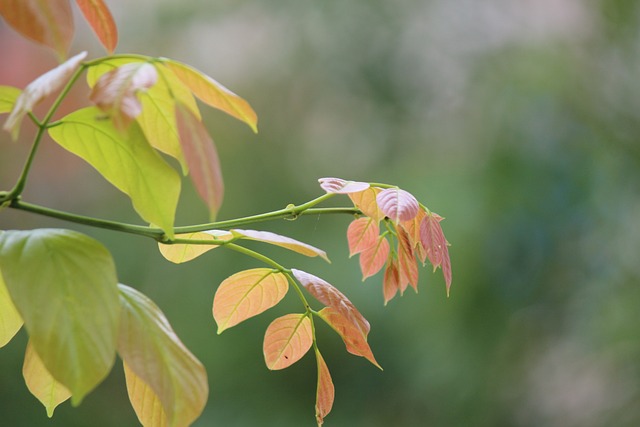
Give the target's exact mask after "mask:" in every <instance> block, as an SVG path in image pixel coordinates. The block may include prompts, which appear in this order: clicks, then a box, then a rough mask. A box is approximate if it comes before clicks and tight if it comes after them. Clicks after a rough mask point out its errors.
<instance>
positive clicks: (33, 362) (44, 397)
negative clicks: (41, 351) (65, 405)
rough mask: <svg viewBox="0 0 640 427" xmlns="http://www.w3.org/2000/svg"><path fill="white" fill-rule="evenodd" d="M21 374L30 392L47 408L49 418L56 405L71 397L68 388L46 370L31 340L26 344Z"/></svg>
mask: <svg viewBox="0 0 640 427" xmlns="http://www.w3.org/2000/svg"><path fill="white" fill-rule="evenodd" d="M22 376H23V377H24V382H25V383H26V385H27V388H28V389H29V391H30V392H31V394H33V395H34V396H35V397H36V398H37V399H38V400H39V401H40V403H42V404H43V405H44V407H45V408H46V409H47V416H48V417H49V418H51V417H52V416H53V411H54V410H55V409H56V406H58V405H59V404H61V403H62V402H64V401H65V400H67V399H69V398H70V397H71V393H70V392H69V390H67V389H66V388H65V386H63V385H62V384H60V383H59V382H57V381H56V380H55V378H53V377H52V376H51V374H50V373H49V371H47V368H45V366H44V365H43V364H42V361H41V360H40V358H39V357H38V355H37V354H36V352H35V350H34V349H33V347H32V346H31V342H29V343H28V344H27V351H26V352H25V355H24V365H23V366H22Z"/></svg>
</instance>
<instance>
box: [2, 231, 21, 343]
mask: <svg viewBox="0 0 640 427" xmlns="http://www.w3.org/2000/svg"><path fill="white" fill-rule="evenodd" d="M0 234H2V233H0ZM22 323H23V322H22V317H20V314H19V313H18V310H16V307H15V306H14V305H13V302H12V301H11V297H10V296H9V291H7V287H6V285H5V284H4V279H3V278H2V271H0V347H4V346H5V345H6V344H7V343H8V342H9V341H11V338H13V337H14V335H15V334H17V333H18V331H19V330H20V328H21V327H22Z"/></svg>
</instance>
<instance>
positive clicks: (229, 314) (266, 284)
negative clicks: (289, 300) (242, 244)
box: [213, 268, 289, 334]
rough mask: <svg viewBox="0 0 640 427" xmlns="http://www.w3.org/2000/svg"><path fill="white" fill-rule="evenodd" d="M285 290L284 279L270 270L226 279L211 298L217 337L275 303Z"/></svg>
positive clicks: (235, 275)
mask: <svg viewBox="0 0 640 427" xmlns="http://www.w3.org/2000/svg"><path fill="white" fill-rule="evenodd" d="M288 290H289V282H288V281H287V277H286V276H285V275H284V274H282V273H280V272H278V271H274V270H271V269H269V268H254V269H252V270H245V271H241V272H239V273H236V274H234V275H232V276H231V277H228V278H226V279H225V280H224V281H223V282H222V283H221V284H220V286H219V287H218V290H217V291H216V295H215V297H214V298H213V318H214V319H215V320H216V323H217V324H218V334H220V333H222V331H224V330H225V329H228V328H230V327H232V326H235V325H237V324H238V323H240V322H243V321H245V320H247V319H249V318H250V317H253V316H256V315H258V314H260V313H262V312H263V311H265V310H267V309H269V308H271V307H273V306H274V305H276V304H278V303H279V302H280V300H282V298H284V296H285V295H286V294H287V291H288Z"/></svg>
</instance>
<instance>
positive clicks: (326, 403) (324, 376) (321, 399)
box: [316, 348, 336, 426]
mask: <svg viewBox="0 0 640 427" xmlns="http://www.w3.org/2000/svg"><path fill="white" fill-rule="evenodd" d="M316 362H317V365H318V386H317V388H316V421H317V422H318V426H322V423H324V419H325V417H326V416H327V415H328V414H329V412H331V408H332V407H333V401H334V399H335V394H336V393H335V388H334V386H333V381H332V380H331V374H330V373H329V368H328V367H327V364H326V363H325V361H324V358H323V357H322V355H321V354H320V350H318V349H317V348H316Z"/></svg>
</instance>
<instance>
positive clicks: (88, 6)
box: [76, 0, 118, 54]
mask: <svg viewBox="0 0 640 427" xmlns="http://www.w3.org/2000/svg"><path fill="white" fill-rule="evenodd" d="M76 3H77V4H78V7H80V10H81V11H82V14H83V15H84V18H85V19H86V20H87V22H88V23H89V25H91V28H93V31H94V32H95V33H96V35H97V36H98V39H99V40H100V43H102V46H104V48H105V49H107V52H109V54H112V53H113V51H114V50H115V49H116V45H117V44H118V28H117V27H116V23H115V21H114V20H113V16H111V12H110V11H109V8H108V7H107V5H106V4H104V2H103V1H102V0H76Z"/></svg>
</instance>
